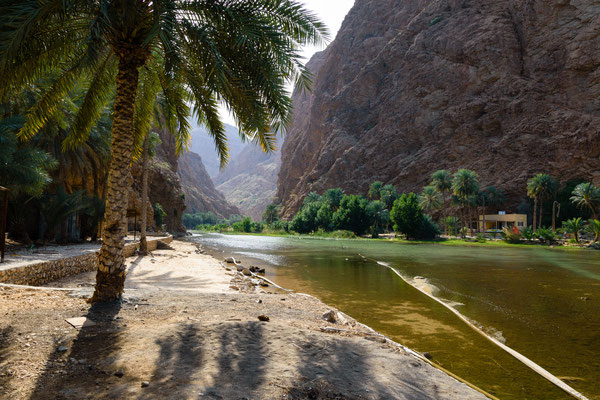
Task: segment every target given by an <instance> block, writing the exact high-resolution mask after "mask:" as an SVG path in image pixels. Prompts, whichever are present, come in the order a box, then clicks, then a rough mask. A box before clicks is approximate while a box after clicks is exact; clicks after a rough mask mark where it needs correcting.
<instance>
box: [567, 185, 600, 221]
mask: <svg viewBox="0 0 600 400" xmlns="http://www.w3.org/2000/svg"><path fill="white" fill-rule="evenodd" d="M571 201H572V202H573V203H574V204H575V205H576V206H577V207H579V208H583V207H588V208H589V209H590V211H591V212H592V218H593V219H597V218H598V215H597V214H596V207H595V205H596V204H598V203H600V188H598V187H596V186H594V185H592V183H591V182H585V183H580V184H579V185H577V186H575V189H573V193H572V196H571Z"/></svg>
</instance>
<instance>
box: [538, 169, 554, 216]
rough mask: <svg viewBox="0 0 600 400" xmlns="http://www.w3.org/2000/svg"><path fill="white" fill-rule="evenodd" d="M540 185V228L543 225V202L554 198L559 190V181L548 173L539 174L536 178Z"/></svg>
mask: <svg viewBox="0 0 600 400" xmlns="http://www.w3.org/2000/svg"><path fill="white" fill-rule="evenodd" d="M536 184H537V185H538V186H539V187H538V199H539V205H540V219H539V221H538V228H541V226H542V216H543V204H544V201H545V200H549V199H552V198H553V197H554V196H555V195H556V192H557V191H558V182H557V181H556V179H554V178H552V177H551V176H550V175H548V174H538V175H537V179H536Z"/></svg>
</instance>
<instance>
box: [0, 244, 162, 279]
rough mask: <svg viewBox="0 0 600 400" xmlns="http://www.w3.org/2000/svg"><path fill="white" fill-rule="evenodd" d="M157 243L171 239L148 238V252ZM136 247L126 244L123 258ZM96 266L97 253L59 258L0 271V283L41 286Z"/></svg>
mask: <svg viewBox="0 0 600 400" xmlns="http://www.w3.org/2000/svg"><path fill="white" fill-rule="evenodd" d="M159 241H161V242H164V243H171V242H172V241H173V237H172V236H168V237H161V238H151V237H148V250H150V251H152V250H156V246H157V245H158V242H159ZM138 245H139V242H135V243H128V244H126V245H125V247H124V248H123V253H124V255H125V257H131V256H132V255H133V254H135V251H136V250H137V248H138ZM97 266H98V252H94V253H86V254H81V255H78V256H74V257H68V258H61V259H59V260H52V261H46V262H40V263H36V264H30V265H24V266H21V267H16V268H10V269H5V270H0V283H12V284H15V285H31V286H37V285H43V284H46V283H48V282H52V281H55V280H57V279H61V278H64V277H67V276H71V275H77V274H80V273H82V272H89V271H94V270H95V269H96V268H97Z"/></svg>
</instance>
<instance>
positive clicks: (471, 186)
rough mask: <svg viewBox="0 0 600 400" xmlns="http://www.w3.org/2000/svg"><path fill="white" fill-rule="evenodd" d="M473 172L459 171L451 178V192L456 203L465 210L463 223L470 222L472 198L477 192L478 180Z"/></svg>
mask: <svg viewBox="0 0 600 400" xmlns="http://www.w3.org/2000/svg"><path fill="white" fill-rule="evenodd" d="M478 178H479V177H478V175H477V173H476V172H475V171H471V170H468V169H464V168H463V169H459V170H458V171H457V172H456V173H455V174H454V175H453V176H452V192H453V194H454V196H456V198H457V199H458V201H459V202H460V203H461V204H462V205H463V207H466V208H467V216H466V217H465V218H464V219H463V221H464V222H468V223H470V221H471V203H472V200H473V197H474V196H475V195H476V194H477V193H478V192H479V180H478Z"/></svg>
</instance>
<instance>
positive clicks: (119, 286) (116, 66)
mask: <svg viewBox="0 0 600 400" xmlns="http://www.w3.org/2000/svg"><path fill="white" fill-rule="evenodd" d="M0 16H1V17H2V18H3V20H4V21H10V23H8V22H7V23H5V24H3V25H2V35H0V76H2V80H1V81H0V101H1V100H2V99H4V98H6V97H7V96H8V95H11V94H14V93H19V92H20V91H21V90H22V88H23V87H25V86H27V85H30V84H34V83H35V82H36V81H39V80H40V79H50V80H51V81H53V85H52V86H51V88H50V89H49V90H48V91H46V92H45V93H44V94H43V95H42V98H41V99H40V101H39V102H38V103H37V104H36V105H35V106H33V107H32V109H30V110H29V112H28V119H27V122H26V123H25V126H24V127H23V129H22V130H21V131H20V134H19V135H20V137H21V138H22V139H28V138H30V137H32V136H33V135H34V134H35V133H36V132H37V131H38V130H39V128H40V127H42V126H43V125H44V123H45V122H46V120H47V119H48V117H49V116H51V115H52V114H53V113H54V111H55V110H56V108H57V105H58V104H60V100H61V99H62V98H63V97H64V96H65V95H66V94H67V93H69V92H70V91H71V90H72V89H73V88H75V87H76V86H77V85H78V84H79V82H81V81H86V82H89V86H88V87H89V88H88V90H87V91H86V93H85V96H84V99H83V102H82V104H81V107H80V108H79V110H78V112H77V115H76V117H75V120H74V123H73V124H72V126H71V134H70V136H69V139H68V140H67V141H66V142H65V146H72V145H75V144H77V143H80V142H82V141H85V138H86V137H87V135H88V133H89V131H90V128H91V127H92V126H93V125H94V124H95V122H96V120H97V118H98V117H99V115H100V114H101V110H102V109H103V108H104V107H105V106H106V105H107V104H108V102H109V100H110V98H111V95H112V93H113V89H115V88H116V95H115V99H114V106H113V124H112V145H111V155H112V157H111V162H110V167H109V174H108V184H107V195H106V211H105V214H104V224H103V242H102V248H101V250H100V255H99V266H98V273H97V275H96V289H95V292H94V295H93V297H92V301H111V300H115V299H119V298H120V297H121V294H122V292H123V287H124V282H125V264H124V258H123V246H124V238H125V234H126V218H125V212H126V208H127V207H126V204H127V197H128V194H129V189H130V186H131V173H130V168H129V165H130V163H131V153H132V149H133V147H134V143H141V142H142V140H143V136H144V135H145V134H146V133H147V129H143V126H142V125H143V124H136V121H139V122H141V123H143V122H145V121H146V120H147V118H143V116H144V113H147V112H149V111H150V110H151V107H149V104H151V103H152V102H153V101H154V98H153V97H152V96H150V95H149V94H153V93H151V92H149V91H148V92H144V91H143V90H138V88H139V86H140V82H144V81H145V80H152V81H156V82H159V84H160V87H161V89H162V92H163V94H164V97H165V101H166V104H167V109H168V110H169V113H168V114H167V115H166V116H165V117H166V123H167V124H168V125H169V126H171V127H173V129H172V130H173V131H176V132H177V134H176V136H175V137H176V143H177V152H178V153H179V152H181V151H183V150H184V149H185V148H186V147H187V144H188V142H189V138H190V136H189V132H190V123H189V121H188V117H189V116H190V114H192V113H193V114H194V115H195V116H196V117H197V120H198V122H199V123H202V124H205V125H207V127H208V128H209V132H210V134H211V135H212V136H213V138H214V140H215V144H216V149H217V153H218V154H219V156H220V158H221V164H222V165H225V163H226V162H227V159H228V148H227V139H226V135H225V128H224V125H223V123H222V121H221V120H220V118H219V113H218V106H219V102H220V101H221V102H223V103H225V104H226V105H227V106H228V108H229V110H230V111H231V112H232V113H233V114H234V116H235V118H236V121H237V123H238V125H239V127H240V132H242V135H243V138H244V139H247V140H250V141H253V142H254V143H259V144H260V145H261V147H262V148H263V149H264V150H265V151H272V150H274V149H275V132H277V131H278V130H280V129H282V128H283V127H284V126H285V125H286V124H287V123H288V122H289V120H290V115H291V107H292V102H291V99H290V98H289V95H288V93H287V91H286V90H285V84H286V81H287V80H288V79H293V80H295V81H296V84H297V86H298V87H300V88H306V87H308V85H309V83H310V77H309V74H308V72H307V70H306V68H305V67H304V66H303V65H302V64H301V54H300V52H299V49H300V46H301V45H303V44H321V43H322V41H323V38H324V36H326V29H325V27H324V25H323V24H322V23H321V22H320V21H319V20H318V19H317V18H316V17H315V16H314V15H313V14H311V13H309V12H308V11H306V9H305V8H304V7H303V6H302V5H301V4H299V3H298V2H296V1H293V0H253V1H251V2H250V1H246V0H213V1H205V0H156V1H147V0H128V1H114V0H70V1H39V0H5V1H3V2H2V3H0ZM149 86H151V85H149ZM180 93H185V95H184V96H181V95H180ZM190 107H191V108H190ZM145 115H147V114H145ZM140 117H141V118H140Z"/></svg>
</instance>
